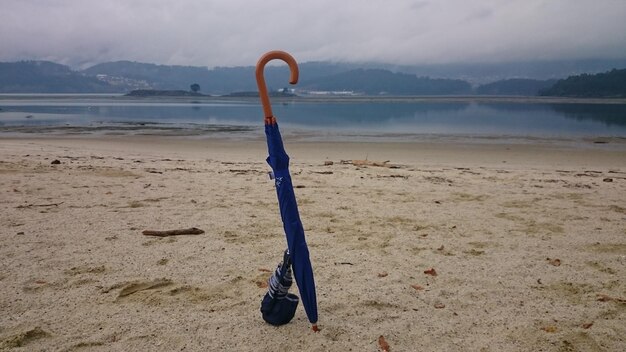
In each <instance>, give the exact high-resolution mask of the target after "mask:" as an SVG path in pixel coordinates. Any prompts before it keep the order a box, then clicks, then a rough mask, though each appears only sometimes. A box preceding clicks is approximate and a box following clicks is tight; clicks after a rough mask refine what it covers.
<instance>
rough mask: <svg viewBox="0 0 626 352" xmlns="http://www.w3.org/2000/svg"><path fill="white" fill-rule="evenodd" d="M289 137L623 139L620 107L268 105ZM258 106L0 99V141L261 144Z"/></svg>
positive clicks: (387, 102)
mask: <svg viewBox="0 0 626 352" xmlns="http://www.w3.org/2000/svg"><path fill="white" fill-rule="evenodd" d="M272 106H273V111H274V115H275V116H277V118H278V121H279V123H280V125H281V127H282V129H283V131H285V133H294V134H301V135H304V136H310V137H311V138H321V139H336V140H360V139H362V140H372V139H373V140H376V139H384V140H406V139H409V140H410V139H419V138H421V137H425V136H452V137H454V136H461V137H463V136H464V137H513V138H516V137H521V138H587V137H588V138H596V137H618V138H626V104H586V103H567V102H557V103H554V102H551V103H545V102H541V101H533V100H531V101H530V102H528V101H527V100H522V99H520V100H519V101H510V100H507V99H497V98H494V99H493V101H481V100H480V99H477V100H473V99H471V98H467V99H458V100H455V99H440V98H432V99H429V98H421V99H415V100H411V99H401V100H398V101H394V100H393V99H378V98H377V99H373V100H371V101H370V100H367V99H355V100H352V99H341V100H335V99H329V100H324V99H322V100H309V99H306V98H296V99H286V100H278V99H277V100H276V101H275V102H274V101H273V105H272ZM262 118H263V112H262V109H261V106H260V104H259V103H258V100H257V99H254V98H249V99H248V98H242V99H220V98H210V99H201V100H191V99H189V98H186V99H178V98H164V99H141V98H128V97H121V96H120V97H115V96H97V95H95V96H94V95H62V96H37V95H29V96H11V95H4V96H0V134H4V135H8V134H11V135H15V134H38V135H42V134H43V135H46V134H113V135H114V134H154V135H180V136H204V137H210V136H218V135H219V136H231V137H235V138H247V137H251V138H253V137H255V136H256V137H259V136H261V135H260V134H259V132H260V131H261V130H262V121H263V119H262Z"/></svg>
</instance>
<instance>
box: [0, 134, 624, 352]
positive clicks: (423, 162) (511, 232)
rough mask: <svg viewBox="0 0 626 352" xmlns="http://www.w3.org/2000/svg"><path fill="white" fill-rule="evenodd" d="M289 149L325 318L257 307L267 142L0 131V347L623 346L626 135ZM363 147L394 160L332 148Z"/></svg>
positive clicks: (273, 246)
mask: <svg viewBox="0 0 626 352" xmlns="http://www.w3.org/2000/svg"><path fill="white" fill-rule="evenodd" d="M614 143H617V145H613V144H614ZM620 143H622V144H620ZM287 149H288V152H289V153H290V155H291V157H292V168H291V170H292V174H293V179H294V184H295V185H296V186H297V189H296V196H297V198H298V201H299V206H300V212H301V217H302V220H303V223H304V226H305V230H306V231H307V240H308V243H309V248H310V251H311V259H312V262H313V266H314V269H315V275H316V281H317V293H318V301H319V315H320V321H319V324H320V327H321V329H322V330H321V332H319V333H313V332H312V331H311V330H310V325H309V323H308V321H307V320H306V317H305V314H304V311H303V309H302V307H299V308H298V312H297V313H296V317H295V318H294V320H293V321H292V322H291V323H290V324H288V325H286V326H282V327H279V328H276V327H272V326H269V325H267V324H265V323H264V322H263V320H262V319H261V316H260V312H259V306H260V302H261V299H262V297H263V295H264V293H265V290H266V288H264V287H263V286H264V283H265V281H266V280H267V277H268V275H269V274H268V272H267V271H268V270H270V269H273V268H274V267H275V265H276V264H277V263H278V261H279V260H280V258H281V253H282V250H283V248H284V246H285V239H284V234H283V233H282V226H281V224H280V219H279V214H278V208H277V201H276V195H275V191H274V187H273V183H272V182H271V181H270V180H269V179H268V177H267V171H268V167H267V165H266V164H265V163H264V158H265V156H266V151H265V147H264V145H263V142H262V141H246V142H233V141H201V140H196V141H184V140H176V139H165V138H139V137H120V138H109V139H98V138H84V139H81V138H78V139H70V138H58V139H19V138H16V139H3V140H0V193H1V196H0V208H1V215H0V229H1V233H0V236H1V239H0V267H1V269H0V312H1V314H0V350H16V351H20V350H23V351H44V350H45V351H83V350H85V351H180V350H184V351H210V350H212V351H215V350H232V351H378V350H380V347H379V342H378V341H379V337H380V336H381V335H382V336H384V338H385V340H386V341H387V343H388V344H389V345H390V349H391V351H623V350H624V346H626V315H625V313H626V302H625V301H624V299H626V281H625V278H626V221H625V220H626V147H625V144H624V142H619V141H617V142H614V141H613V142H611V143H610V145H609V146H606V145H594V144H588V145H587V146H585V147H575V146H563V145H560V146H559V145H551V144H547V143H543V144H542V143H530V144H510V145H503V144H499V143H497V142H494V143H490V144H476V143H475V144H459V143H456V144H455V143H396V144H393V143H369V144H368V143H303V142H299V143H289V142H288V143H287ZM366 156H367V157H368V159H369V160H376V161H386V160H389V164H392V165H395V166H396V168H388V167H375V166H364V167H363V166H362V167H357V166H355V165H351V164H342V163H341V162H340V161H341V160H353V159H365V157H366ZM53 160H59V161H60V164H57V165H52V164H51V162H52V161H53ZM326 161H332V162H333V165H325V162H326ZM186 227H198V228H201V229H203V230H205V231H206V233H205V234H202V235H193V236H176V237H166V238H156V237H155V238H152V237H147V236H144V235H142V233H141V232H142V230H145V229H154V230H165V229H177V228H186ZM429 268H434V269H435V271H436V273H437V276H432V275H428V274H425V273H424V272H425V271H426V270H428V269H429Z"/></svg>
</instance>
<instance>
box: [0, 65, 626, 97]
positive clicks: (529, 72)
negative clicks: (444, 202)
mask: <svg viewBox="0 0 626 352" xmlns="http://www.w3.org/2000/svg"><path fill="white" fill-rule="evenodd" d="M612 64H614V66H607V65H612ZM620 65H622V66H620ZM299 67H300V80H299V83H298V85H297V86H295V88H296V89H297V90H299V91H305V90H322V91H354V92H360V93H362V94H373V95H378V94H397V95H422V94H423V95H449V94H495V95H502V94H506V95H535V94H536V92H537V90H541V89H544V88H549V87H548V85H549V83H550V82H549V81H546V78H550V79H551V78H564V77H567V76H570V75H578V74H580V73H597V72H604V71H606V70H609V69H611V67H626V60H578V61H549V62H526V63H496V64H436V65H419V66H418V65H416V66H397V65H389V64H373V63H331V62H304V63H300V64H299ZM600 68H603V70H604V71H597V70H598V69H600ZM288 71H289V69H288V67H287V66H286V65H284V64H281V63H276V65H274V64H273V63H272V64H270V65H268V66H267V67H266V68H265V79H266V84H267V86H268V89H269V91H270V92H271V91H276V90H278V89H281V88H284V87H287V86H288V83H287V78H288V77H289V72H288ZM254 77H255V75H254V67H253V66H244V67H216V68H212V69H209V68H207V67H195V66H172V65H157V64H149V63H140V62H131V61H116V62H106V63H102V64H98V65H95V66H92V67H89V68H87V69H84V70H82V71H74V70H72V69H71V68H69V67H67V66H63V65H59V64H55V63H52V62H46V61H22V62H15V63H0V93H111V92H118V93H128V92H130V91H133V90H167V91H174V90H180V91H188V90H189V87H190V85H191V84H192V83H197V84H199V86H200V87H201V89H200V93H202V94H208V95H226V94H231V93H233V92H254V91H256V90H257V86H256V81H255V78H254ZM510 77H518V78H516V79H508V78H510ZM490 82H491V83H490ZM476 83H485V84H483V85H482V86H479V87H478V88H476V89H475V90H472V89H471V87H470V84H476ZM544 85H545V86H544ZM594 87H595V86H594ZM589 89H592V90H593V89H596V88H589ZM543 91H544V92H546V94H557V95H558V94H569V95H572V96H615V95H607V93H606V92H601V93H598V94H599V95H590V94H592V93H590V92H586V93H584V94H583V93H572V92H569V93H564V92H557V91H549V90H547V89H544V90H543ZM616 94H617V93H616Z"/></svg>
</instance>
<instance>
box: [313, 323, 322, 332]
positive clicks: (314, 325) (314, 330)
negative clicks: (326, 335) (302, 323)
mask: <svg viewBox="0 0 626 352" xmlns="http://www.w3.org/2000/svg"><path fill="white" fill-rule="evenodd" d="M311 330H313V332H320V331H321V330H320V328H318V327H317V324H313V326H311Z"/></svg>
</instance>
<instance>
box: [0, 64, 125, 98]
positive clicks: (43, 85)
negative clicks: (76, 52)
mask: <svg viewBox="0 0 626 352" xmlns="http://www.w3.org/2000/svg"><path fill="white" fill-rule="evenodd" d="M116 91H118V89H117V88H115V87H113V86H111V85H109V84H107V83H106V82H102V81H100V80H98V79H97V78H95V77H90V76H87V75H84V74H82V73H79V72H75V71H72V70H71V69H70V68H69V67H67V66H64V65H59V64H55V63H53V62H48V61H20V62H10V63H3V62H0V93H85V92H88V93H111V92H116Z"/></svg>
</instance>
